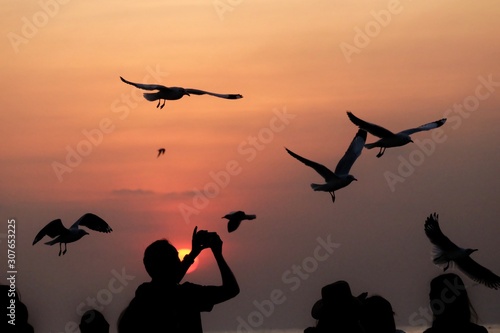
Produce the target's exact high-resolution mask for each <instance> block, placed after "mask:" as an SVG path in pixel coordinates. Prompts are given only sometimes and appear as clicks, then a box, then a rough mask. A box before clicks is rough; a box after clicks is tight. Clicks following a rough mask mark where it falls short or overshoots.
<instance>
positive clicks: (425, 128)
mask: <svg viewBox="0 0 500 333" xmlns="http://www.w3.org/2000/svg"><path fill="white" fill-rule="evenodd" d="M445 122H446V118H443V119H439V120H436V121H433V122H432V123H427V124H424V125H421V126H419V127H415V128H410V129H407V130H404V131H401V132H399V134H407V135H411V134H413V133H416V132H421V131H428V130H431V129H433V128H438V127H441V126H443V124H444V123H445Z"/></svg>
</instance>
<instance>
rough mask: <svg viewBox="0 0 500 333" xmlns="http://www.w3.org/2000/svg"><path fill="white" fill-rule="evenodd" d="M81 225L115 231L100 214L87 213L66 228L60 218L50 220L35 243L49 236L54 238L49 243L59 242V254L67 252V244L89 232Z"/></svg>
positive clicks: (93, 228)
mask: <svg viewBox="0 0 500 333" xmlns="http://www.w3.org/2000/svg"><path fill="white" fill-rule="evenodd" d="M79 226H84V227H87V228H89V229H92V230H95V231H99V232H105V233H109V232H111V231H113V229H111V228H110V226H109V225H108V224H107V223H106V221H104V220H103V219H101V218H100V217H99V216H97V215H95V214H92V213H87V214H84V215H83V216H82V217H80V218H79V219H78V221H76V222H75V223H73V225H72V226H71V227H70V228H69V229H68V228H66V227H65V226H64V225H63V224H62V221H61V220H60V219H57V220H54V221H52V222H49V223H48V224H47V225H46V226H45V227H43V228H42V230H40V232H38V234H37V235H36V237H35V239H34V240H33V245H35V244H36V243H38V241H40V240H41V239H42V238H43V237H45V236H49V237H51V238H54V239H53V240H51V241H49V242H46V243H45V244H47V245H54V244H57V243H59V255H61V253H62V254H65V253H66V251H67V248H66V244H67V243H73V242H76V241H77V240H79V239H80V238H82V237H83V236H85V235H88V234H89V233H88V232H87V231H85V230H84V229H80V228H79ZM62 244H64V251H62V248H61V247H62Z"/></svg>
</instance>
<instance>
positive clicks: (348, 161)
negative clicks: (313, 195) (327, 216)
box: [285, 129, 366, 202]
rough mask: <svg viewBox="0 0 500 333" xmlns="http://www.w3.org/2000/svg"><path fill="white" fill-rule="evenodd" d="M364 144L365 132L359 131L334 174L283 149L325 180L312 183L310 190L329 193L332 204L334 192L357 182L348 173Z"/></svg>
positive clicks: (322, 166) (320, 165)
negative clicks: (322, 182) (319, 182)
mask: <svg viewBox="0 0 500 333" xmlns="http://www.w3.org/2000/svg"><path fill="white" fill-rule="evenodd" d="M365 142H366V131H365V130H362V129H360V130H358V132H357V133H356V135H355V136H354V139H353V140H352V142H351V144H350V145H349V147H348V148H347V151H346V152H345V154H344V156H343V157H342V158H341V159H340V161H339V162H338V164H337V167H336V168H335V172H332V171H331V170H330V169H328V168H327V167H325V166H324V165H322V164H319V163H316V162H314V161H311V160H308V159H307V158H304V157H302V156H299V155H297V154H295V153H294V152H292V151H291V150H289V149H287V148H285V149H286V151H287V152H288V153H289V154H290V155H292V156H293V157H295V158H296V159H298V160H299V161H301V162H302V163H304V164H305V165H307V166H308V167H311V168H313V169H314V170H316V172H317V173H319V174H320V175H321V176H322V177H323V178H324V179H325V183H324V184H314V183H313V184H311V188H312V189H313V190H314V191H323V192H328V193H330V195H331V197H332V202H335V191H336V190H339V189H341V188H343V187H346V186H347V185H349V184H350V183H352V182H353V181H354V180H357V179H356V178H355V177H354V176H353V175H351V174H349V171H350V170H351V167H352V166H353V164H354V162H355V161H356V159H357V158H358V157H359V155H361V151H362V150H363V146H364V144H365Z"/></svg>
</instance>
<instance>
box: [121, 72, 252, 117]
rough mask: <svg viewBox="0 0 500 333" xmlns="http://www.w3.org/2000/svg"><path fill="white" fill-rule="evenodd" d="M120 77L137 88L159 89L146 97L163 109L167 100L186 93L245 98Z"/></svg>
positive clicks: (238, 95)
mask: <svg viewBox="0 0 500 333" xmlns="http://www.w3.org/2000/svg"><path fill="white" fill-rule="evenodd" d="M120 79H121V80H122V81H123V82H125V83H127V84H130V85H133V86H134V87H136V88H139V89H143V90H158V91H157V92H154V93H144V94H143V95H144V98H145V99H147V100H148V101H151V102H152V101H156V100H158V105H156V107H157V108H160V109H163V107H164V106H165V101H166V100H167V99H168V100H176V99H181V98H182V97H183V96H184V95H188V96H191V94H193V95H205V94H206V95H211V96H215V97H219V98H225V99H239V98H243V96H242V95H240V94H217V93H213V92H209V91H204V90H198V89H191V88H181V87H165V86H162V85H159V84H142V83H134V82H130V81H127V80H125V79H124V78H122V77H121V76H120ZM161 100H163V104H162V105H161V106H160V103H161Z"/></svg>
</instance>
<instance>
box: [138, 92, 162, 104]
mask: <svg viewBox="0 0 500 333" xmlns="http://www.w3.org/2000/svg"><path fill="white" fill-rule="evenodd" d="M142 95H143V96H144V98H145V99H147V100H148V101H150V102H152V101H156V100H158V98H159V97H158V93H144V94H142Z"/></svg>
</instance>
